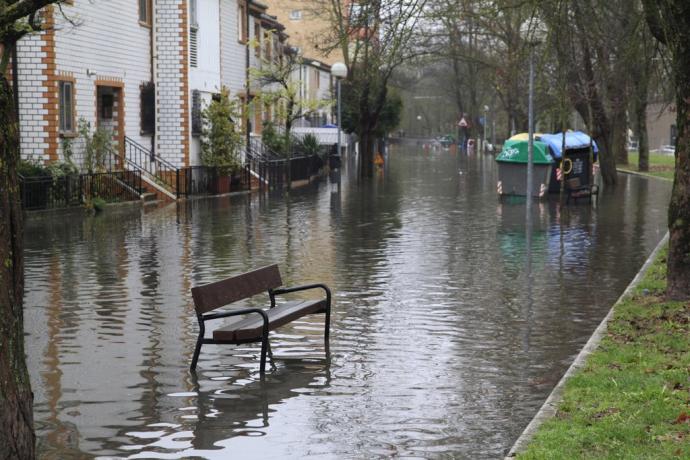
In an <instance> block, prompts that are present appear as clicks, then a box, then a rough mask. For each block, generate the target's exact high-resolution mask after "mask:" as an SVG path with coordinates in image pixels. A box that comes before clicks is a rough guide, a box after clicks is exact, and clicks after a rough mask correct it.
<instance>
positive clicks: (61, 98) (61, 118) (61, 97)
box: [57, 76, 77, 137]
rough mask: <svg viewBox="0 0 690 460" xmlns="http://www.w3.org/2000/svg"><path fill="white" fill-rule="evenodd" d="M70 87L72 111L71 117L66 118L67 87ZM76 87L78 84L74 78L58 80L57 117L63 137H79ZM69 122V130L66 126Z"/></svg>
mask: <svg viewBox="0 0 690 460" xmlns="http://www.w3.org/2000/svg"><path fill="white" fill-rule="evenodd" d="M66 85H69V88H70V94H69V96H70V98H69V109H70V114H69V115H70V116H69V117H68V118H66V115H65V104H64V102H65V90H64V88H65V86H66ZM75 86H76V82H75V80H74V78H71V77H64V76H62V77H59V78H58V79H57V93H58V94H57V99H58V107H57V116H58V133H59V135H60V136H61V137H75V136H76V135H77V129H76V119H77V118H76V111H75V106H76V97H75ZM66 121H69V123H70V129H67V128H66V126H65V122H66Z"/></svg>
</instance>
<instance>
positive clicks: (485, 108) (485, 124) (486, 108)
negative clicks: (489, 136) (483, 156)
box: [483, 105, 489, 153]
mask: <svg viewBox="0 0 690 460" xmlns="http://www.w3.org/2000/svg"><path fill="white" fill-rule="evenodd" d="M488 123H489V106H488V105H485V106H484V149H483V151H484V153H486V126H487V124H488Z"/></svg>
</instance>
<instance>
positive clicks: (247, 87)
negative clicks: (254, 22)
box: [240, 0, 252, 151]
mask: <svg viewBox="0 0 690 460" xmlns="http://www.w3.org/2000/svg"><path fill="white" fill-rule="evenodd" d="M251 3H252V2H251V0H247V2H246V8H245V10H246V11H245V16H246V17H245V21H246V22H247V26H246V28H245V30H246V31H247V36H246V37H244V48H245V56H244V66H245V69H244V73H245V99H244V101H245V103H246V104H247V107H246V109H245V110H244V113H245V124H244V130H245V131H246V137H247V139H246V142H247V151H249V147H250V143H251V130H250V127H249V90H250V83H249V19H250V14H249V5H250V4H251ZM240 27H242V25H241V24H240Z"/></svg>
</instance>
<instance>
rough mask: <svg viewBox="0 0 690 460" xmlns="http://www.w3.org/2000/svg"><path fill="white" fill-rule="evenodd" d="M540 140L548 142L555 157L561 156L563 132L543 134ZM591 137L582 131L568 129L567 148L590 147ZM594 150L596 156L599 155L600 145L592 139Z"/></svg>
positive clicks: (566, 134) (566, 135)
mask: <svg viewBox="0 0 690 460" xmlns="http://www.w3.org/2000/svg"><path fill="white" fill-rule="evenodd" d="M539 140H540V141H542V142H544V143H546V144H547V145H548V146H549V148H550V149H551V154H552V155H553V157H554V158H561V156H562V153H561V150H562V148H563V133H556V134H542V135H541V137H540V139H539ZM589 142H590V137H589V136H588V135H587V134H585V133H583V132H582V131H567V132H566V133H565V149H566V150H574V149H583V148H589ZM592 150H593V151H594V158H595V159H596V157H597V152H599V147H597V143H596V142H595V141H594V140H592Z"/></svg>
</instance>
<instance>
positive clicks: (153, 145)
mask: <svg viewBox="0 0 690 460" xmlns="http://www.w3.org/2000/svg"><path fill="white" fill-rule="evenodd" d="M156 3H157V2H155V1H153V2H151V39H150V40H149V41H150V43H151V81H152V82H153V104H154V106H155V110H154V117H153V137H151V155H152V156H153V155H155V154H156V139H158V78H157V74H156V69H157V68H158V54H157V51H156ZM139 103H141V101H139ZM140 112H141V110H140Z"/></svg>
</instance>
